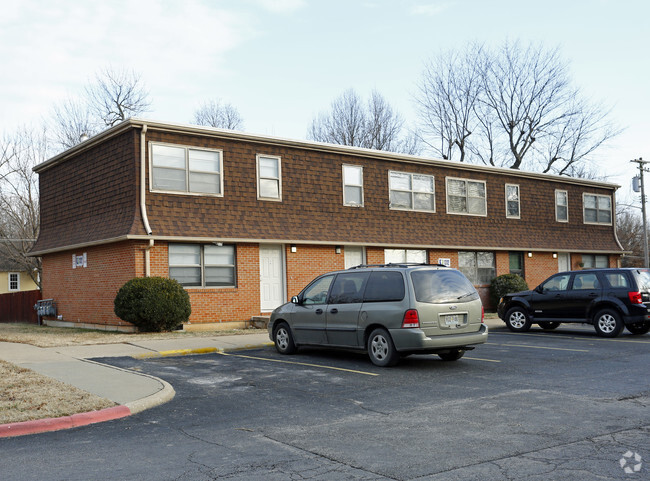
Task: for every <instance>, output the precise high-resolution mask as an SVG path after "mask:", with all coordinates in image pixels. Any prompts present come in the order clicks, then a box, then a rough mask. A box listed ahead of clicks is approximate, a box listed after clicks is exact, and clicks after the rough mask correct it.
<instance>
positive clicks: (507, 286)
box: [490, 274, 528, 307]
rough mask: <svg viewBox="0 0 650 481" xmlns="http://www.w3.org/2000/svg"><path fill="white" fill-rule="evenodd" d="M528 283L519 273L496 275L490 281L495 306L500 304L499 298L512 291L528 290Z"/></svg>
mask: <svg viewBox="0 0 650 481" xmlns="http://www.w3.org/2000/svg"><path fill="white" fill-rule="evenodd" d="M527 290H528V284H526V281H525V280H524V278H523V277H521V276H520V275H518V274H503V275H502V276H499V277H495V278H494V279H492V282H491V283H490V300H491V301H492V305H493V306H494V307H496V306H497V304H499V299H501V298H502V297H503V296H504V295H506V294H509V293H511V292H519V291H527Z"/></svg>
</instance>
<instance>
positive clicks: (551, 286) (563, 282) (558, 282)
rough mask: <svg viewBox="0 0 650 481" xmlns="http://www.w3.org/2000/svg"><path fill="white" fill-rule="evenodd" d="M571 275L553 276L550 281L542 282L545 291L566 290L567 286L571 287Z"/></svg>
mask: <svg viewBox="0 0 650 481" xmlns="http://www.w3.org/2000/svg"><path fill="white" fill-rule="evenodd" d="M570 277H571V275H570V274H566V275H563V276H555V277H551V278H550V279H549V280H548V281H546V282H545V283H544V284H542V289H544V292H553V291H566V290H567V287H569V278H570Z"/></svg>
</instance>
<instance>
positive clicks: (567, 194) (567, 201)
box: [554, 189, 569, 223]
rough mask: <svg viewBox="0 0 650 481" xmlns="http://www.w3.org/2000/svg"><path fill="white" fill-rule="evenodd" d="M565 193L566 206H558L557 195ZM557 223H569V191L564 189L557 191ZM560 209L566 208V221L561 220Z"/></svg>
mask: <svg viewBox="0 0 650 481" xmlns="http://www.w3.org/2000/svg"><path fill="white" fill-rule="evenodd" d="M560 193H563V194H564V199H565V202H566V204H564V205H561V204H558V202H557V195H558V194H560ZM554 204H555V222H564V223H568V222H569V191H567V190H562V189H555V200H554ZM558 207H565V208H566V219H560V216H559V215H558Z"/></svg>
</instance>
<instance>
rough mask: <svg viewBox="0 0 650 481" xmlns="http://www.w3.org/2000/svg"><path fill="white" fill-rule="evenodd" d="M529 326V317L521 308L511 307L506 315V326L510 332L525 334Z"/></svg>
mask: <svg viewBox="0 0 650 481" xmlns="http://www.w3.org/2000/svg"><path fill="white" fill-rule="evenodd" d="M530 325H531V322H530V317H528V313H526V311H525V310H524V308H523V307H513V308H512V309H510V310H509V311H508V312H507V313H506V326H508V329H510V330H511V331H512V332H526V331H528V329H530Z"/></svg>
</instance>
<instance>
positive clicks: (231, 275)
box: [169, 244, 235, 287]
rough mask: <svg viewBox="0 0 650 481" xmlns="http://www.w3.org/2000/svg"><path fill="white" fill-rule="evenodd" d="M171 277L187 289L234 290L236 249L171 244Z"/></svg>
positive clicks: (226, 246)
mask: <svg viewBox="0 0 650 481" xmlns="http://www.w3.org/2000/svg"><path fill="white" fill-rule="evenodd" d="M169 277H171V278H172V279H176V280H177V281H178V282H180V283H181V285H183V286H185V287H234V286H235V246H233V245H222V246H219V245H214V244H203V245H202V244H169Z"/></svg>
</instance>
